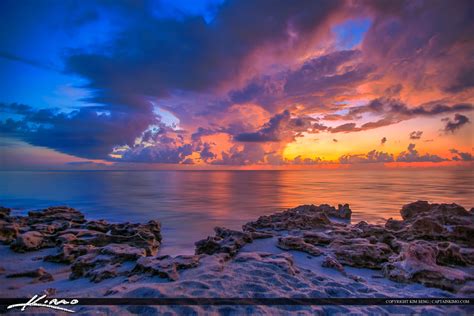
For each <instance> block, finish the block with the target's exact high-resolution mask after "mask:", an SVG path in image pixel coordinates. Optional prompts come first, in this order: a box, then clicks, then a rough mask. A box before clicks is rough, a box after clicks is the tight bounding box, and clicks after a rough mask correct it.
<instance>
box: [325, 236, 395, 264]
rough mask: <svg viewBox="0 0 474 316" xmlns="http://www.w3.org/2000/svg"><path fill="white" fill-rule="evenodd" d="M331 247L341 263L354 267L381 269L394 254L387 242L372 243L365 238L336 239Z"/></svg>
mask: <svg viewBox="0 0 474 316" xmlns="http://www.w3.org/2000/svg"><path fill="white" fill-rule="evenodd" d="M329 247H330V248H331V250H332V251H333V252H334V254H335V255H336V257H337V259H338V260H339V261H340V262H341V263H343V264H346V265H349V266H352V267H360V268H370V269H381V268H382V264H383V263H385V262H387V261H388V259H389V258H390V256H391V255H393V251H392V250H391V248H390V247H389V246H388V245H387V244H384V243H380V242H375V243H371V242H370V241H369V240H367V239H364V238H354V239H336V240H334V241H333V242H331V244H330V245H329Z"/></svg>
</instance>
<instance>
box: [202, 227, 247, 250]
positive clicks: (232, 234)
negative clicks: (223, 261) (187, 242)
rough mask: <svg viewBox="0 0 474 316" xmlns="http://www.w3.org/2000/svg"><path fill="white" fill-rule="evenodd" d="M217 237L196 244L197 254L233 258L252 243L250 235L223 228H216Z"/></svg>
mask: <svg viewBox="0 0 474 316" xmlns="http://www.w3.org/2000/svg"><path fill="white" fill-rule="evenodd" d="M214 231H215V233H216V234H215V236H213V237H211V236H209V237H207V238H206V239H203V240H200V241H198V242H196V243H195V245H196V251H195V252H196V254H197V255H199V254H207V255H212V254H215V253H227V254H229V255H230V256H231V257H232V256H235V255H236V254H237V252H238V251H239V250H240V249H241V248H242V247H243V246H244V245H245V244H247V243H250V242H252V240H253V239H252V236H251V234H250V233H246V232H241V231H236V230H231V229H227V228H223V227H215V228H214Z"/></svg>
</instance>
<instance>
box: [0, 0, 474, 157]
mask: <svg viewBox="0 0 474 316" xmlns="http://www.w3.org/2000/svg"><path fill="white" fill-rule="evenodd" d="M199 3H200V2H199ZM199 3H197V4H195V6H194V5H192V6H191V5H190V4H181V3H180V2H176V3H174V2H170V4H169V6H171V8H170V7H168V6H166V5H165V4H163V3H161V2H155V1H115V2H110V1H98V2H91V3H87V4H84V6H77V5H73V4H67V3H66V4H62V3H59V2H58V4H42V3H40V2H38V3H35V4H34V5H33V4H31V6H32V7H31V8H29V7H28V6H27V5H25V4H23V3H22V2H8V3H2V4H1V6H2V9H3V10H1V11H2V12H5V13H3V14H2V17H3V15H5V17H4V20H5V21H6V23H7V24H8V25H10V24H11V25H13V26H12V27H11V28H12V29H15V32H4V33H3V34H1V35H0V43H1V44H2V51H1V52H0V58H2V60H3V61H4V62H6V63H12V64H17V63H21V67H33V68H34V69H36V70H38V71H45V72H46V71H47V72H54V73H55V74H54V76H53V77H54V79H51V78H50V79H44V78H47V77H46V76H45V77H42V76H38V79H37V80H38V82H39V84H37V85H38V86H41V87H42V83H43V82H42V80H45V81H48V80H49V81H51V82H52V86H53V87H56V88H53V90H54V89H58V90H61V89H63V90H64V89H66V90H67V89H71V87H72V88H74V89H81V90H83V91H85V92H86V93H84V94H83V95H82V94H81V95H80V96H75V98H72V99H70V100H74V101H71V102H69V103H67V104H65V105H64V106H62V105H61V107H59V108H57V106H56V105H55V107H54V108H53V106H52V105H49V106H48V105H46V106H44V102H47V103H48V102H50V101H51V100H50V99H48V98H46V97H43V96H44V92H43V91H41V92H39V94H40V95H41V96H42V97H41V98H37V99H38V104H34V102H31V104H30V102H25V103H28V105H24V104H20V103H10V100H12V99H13V100H14V101H15V98H14V97H12V96H10V95H9V94H8V93H5V95H6V97H5V98H6V99H5V100H0V102H4V103H1V104H0V112H1V119H0V132H1V133H2V136H5V137H8V138H12V139H13V138H15V139H21V140H23V141H25V142H27V143H29V144H32V145H35V146H42V147H46V148H48V149H52V150H54V151H57V152H61V153H66V154H69V155H73V156H76V157H80V158H85V159H94V160H96V159H103V160H111V161H114V162H118V161H124V162H154V163H170V164H176V163H183V164H192V163H194V164H204V163H206V164H211V165H212V164H225V165H251V164H319V163H322V161H321V159H319V158H314V159H310V158H303V157H315V153H316V154H317V155H320V151H321V149H323V150H324V149H325V148H321V147H324V146H328V144H330V143H331V140H332V143H337V142H338V140H337V139H336V138H334V137H335V136H337V138H339V139H341V142H340V144H338V145H337V146H332V148H331V150H334V149H335V148H336V147H337V149H338V150H339V149H343V148H342V147H343V146H342V145H345V144H351V143H352V142H355V141H357V140H358V139H356V137H359V136H360V137H363V138H364V139H363V140H364V142H362V143H369V142H373V140H374V139H380V136H375V135H376V134H375V133H372V132H370V131H371V130H375V129H380V128H384V127H387V126H391V125H395V124H399V125H398V126H403V130H400V135H407V134H408V133H410V131H413V130H415V129H418V128H419V126H421V125H419V126H418V125H416V120H418V119H423V121H428V120H425V119H427V118H435V119H436V120H438V119H440V118H442V117H443V116H449V115H453V114H454V117H453V118H449V119H444V120H443V122H445V126H444V129H443V130H444V131H445V132H446V133H450V134H454V132H455V131H457V130H458V129H460V128H461V127H462V126H464V125H466V124H468V123H469V122H470V117H471V116H470V115H471V114H470V113H469V112H471V111H472V110H473V109H474V106H473V104H472V100H473V97H474V75H473V74H474V68H473V67H472V66H471V64H472V56H473V54H474V45H473V42H472V34H474V23H473V22H472V12H473V10H474V4H473V2H472V1H468V0H466V1H464V0H458V1H454V2H453V1H437V0H434V1H432V0H420V1H415V2H414V1H409V0H406V1H404V0H401V1H393V2H390V1H389V2H387V1H343V0H341V1H339V0H319V1H305V0H295V1H274V0H261V1H250V0H240V1H234V0H229V1H222V2H212V3H205V5H203V4H199ZM175 6H177V7H179V6H182V8H180V9H177V8H176V7H175ZM191 7H192V8H191ZM196 7H199V9H196ZM26 9H30V10H29V11H28V12H29V13H28V15H25V14H24V12H25V10H26ZM48 12H51V13H48ZM10 13H11V14H10ZM48 17H49V18H48ZM64 17H67V18H64ZM354 20H363V21H365V23H364V24H365V25H366V27H365V28H360V27H358V26H355V25H352V24H351V23H349V22H350V21H354ZM43 22H45V23H43ZM46 22H47V23H46ZM50 24H51V25H52V26H54V29H60V30H62V32H64V33H65V34H66V35H65V34H62V35H61V36H58V35H57V33H54V32H52V26H51V25H50ZM341 26H343V27H344V29H343V33H347V34H348V35H349V37H351V38H354V40H351V41H348V40H343V39H345V37H344V36H342V35H341V32H340V28H341ZM37 30H38V31H37ZM338 30H339V31H338ZM44 34H46V35H44ZM347 34H346V37H347ZM69 37H71V38H72V39H71V40H67V41H66V39H67V38H69ZM63 42H64V43H63ZM66 42H67V43H66ZM349 42H350V43H349ZM27 44H28V45H27ZM30 45H34V46H38V48H39V51H37V50H36V49H35V50H34V53H31V52H28V51H27V49H25V48H23V47H30ZM52 45H53V46H54V47H51V46H52ZM3 47H5V48H3ZM50 50H51V51H53V50H54V55H53V53H49V51H50ZM32 51H33V50H32ZM49 60H53V61H54V62H53V63H52V64H54V66H52V65H50V63H49ZM45 61H46V62H45ZM9 65H10V64H9ZM16 67H18V65H17V66H16ZM21 67H19V68H18V69H19V70H18V71H17V70H16V69H14V70H15V71H11V74H9V75H8V76H7V75H5V76H3V75H2V77H1V79H3V80H5V83H8V82H7V81H10V80H11V81H12V82H13V81H15V80H16V79H17V77H15V76H18V78H20V77H22V78H28V79H31V80H33V79H34V78H35V75H36V74H35V73H31V74H30V73H23V72H22V71H23V68H21ZM18 74H20V75H18ZM10 77H11V78H10ZM56 77H67V78H75V80H76V79H77V80H78V81H77V82H76V81H73V82H74V83H70V82H67V84H62V83H60V84H58V83H56V80H57V78H56ZM78 82H80V83H78ZM18 85H20V84H18ZM6 86H7V88H5V90H10V89H9V88H8V87H10V85H6ZM24 86H26V87H28V89H30V85H28V84H25V85H24ZM64 86H66V88H65V87H64ZM17 90H18V91H16V93H17V95H20V96H23V95H25V90H24V89H23V88H22V89H20V88H18V89H17ZM31 90H33V88H31ZM29 91H30V90H28V92H29ZM7 92H9V91H7ZM67 93H69V94H74V93H71V92H70V91H69V90H68V92H67ZM37 94H38V93H37ZM7 100H8V102H6V101H7ZM61 101H62V100H61ZM39 107H42V108H39ZM401 122H404V123H403V124H400V123H401ZM414 122H415V123H414ZM423 128H425V125H423ZM430 130H432V129H429V128H426V130H425V131H426V134H425V135H428V136H427V137H433V136H432V135H431V134H430ZM367 131H369V132H367ZM356 132H364V133H358V134H356V136H354V135H353V134H352V133H356ZM336 133H344V135H333V134H336ZM381 133H383V135H386V137H383V138H382V139H381V140H380V144H381V145H384V147H383V148H384V150H387V151H390V148H388V147H390V146H391V145H393V144H395V143H396V141H397V139H396V137H395V135H394V134H393V133H391V132H390V129H389V128H386V129H384V130H383V131H381ZM314 134H318V136H317V137H318V138H321V139H323V140H324V141H322V142H318V143H316V142H314V136H315V135H314ZM422 134H423V132H422V131H417V130H415V131H413V132H411V133H410V140H417V139H420V138H421V136H422ZM461 134H463V133H456V135H452V136H451V137H459V140H460V143H461V142H462V145H459V146H466V145H465V143H466V142H467V141H466V139H465V137H466V136H462V135H461ZM378 135H380V134H378ZM320 136H321V137H320ZM463 137H464V138H463ZM387 138H389V139H390V140H391V141H390V142H388V143H387ZM457 140H458V138H457ZM295 144H296V145H295ZM292 145H294V147H292V148H291V150H289V149H288V148H289V147H291V146H292ZM426 145H427V146H428V145H430V144H426ZM341 146H342V147H341ZM431 146H435V145H434V144H432V145H431ZM348 148H349V147H348ZM459 148H469V147H467V146H466V147H459ZM368 149H370V148H365V149H363V152H366V151H368ZM428 150H429V149H428ZM444 150H445V152H447V150H448V148H444ZM347 151H349V149H347ZM347 151H346V152H347ZM437 152H438V151H437ZM343 153H344V152H343ZM453 154H455V157H458V159H462V160H464V158H463V156H462V155H461V153H454V152H453ZM463 154H464V153H463ZM285 155H287V157H286V156H285ZM321 156H323V155H321ZM288 157H296V158H294V159H291V160H288ZM78 160H79V159H78ZM441 160H443V158H441V157H439V156H436V155H430V154H424V155H420V154H419V153H418V152H417V150H415V145H413V144H410V145H409V147H408V149H407V150H406V151H404V152H402V153H400V154H399V155H398V156H396V159H395V158H394V156H393V155H392V154H388V153H385V152H378V151H370V152H368V153H367V154H363V155H350V154H348V155H343V156H342V157H340V159H339V162H341V163H356V162H362V163H366V162H392V161H406V162H413V161H441Z"/></svg>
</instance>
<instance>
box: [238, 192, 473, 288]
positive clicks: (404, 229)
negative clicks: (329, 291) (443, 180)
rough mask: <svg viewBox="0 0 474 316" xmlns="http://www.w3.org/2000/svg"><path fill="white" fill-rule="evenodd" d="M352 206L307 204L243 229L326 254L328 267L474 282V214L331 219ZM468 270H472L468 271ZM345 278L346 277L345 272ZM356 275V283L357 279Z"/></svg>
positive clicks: (446, 282) (456, 209) (442, 210)
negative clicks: (353, 220) (378, 221)
mask: <svg viewBox="0 0 474 316" xmlns="http://www.w3.org/2000/svg"><path fill="white" fill-rule="evenodd" d="M348 210H350V208H349V206H346V205H344V206H341V205H339V207H338V209H336V208H334V207H330V206H329V205H326V204H323V205H320V206H314V205H303V206H299V207H297V208H294V209H289V210H287V211H284V212H282V213H276V214H273V215H269V216H262V217H260V218H259V219H258V220H257V221H255V222H250V223H247V224H246V225H244V226H243V229H244V231H246V232H272V233H276V234H277V235H278V234H281V236H280V237H279V238H278V243H277V246H278V247H279V248H281V249H284V250H298V251H303V252H307V253H314V254H316V253H317V254H322V253H324V254H325V255H326V256H325V259H324V261H323V266H325V267H333V268H335V269H337V270H339V271H342V270H343V269H341V267H343V265H347V266H352V267H360V268H370V269H382V270H383V273H384V275H385V276H386V277H388V278H390V279H392V280H395V281H399V282H417V283H422V284H424V285H426V286H431V287H439V288H442V289H447V290H450V291H457V290H458V289H459V288H461V287H462V286H465V284H466V283H467V282H468V281H469V280H471V279H472V276H470V275H469V273H466V272H464V270H465V271H472V269H473V268H474V267H473V265H474V249H473V248H474V238H472V236H474V214H473V212H472V211H467V210H466V209H464V208H463V207H461V206H459V205H457V204H430V203H428V202H426V201H417V202H415V203H410V204H407V205H405V206H403V208H402V209H401V211H400V214H401V217H402V220H394V219H389V220H388V221H387V222H386V224H385V225H384V226H383V225H374V224H368V223H366V222H359V223H357V224H355V225H350V224H349V223H347V224H345V223H344V222H340V221H339V222H334V221H331V220H330V218H331V217H333V218H334V217H338V218H348V217H350V216H348V215H345V214H350V212H349V211H348ZM466 269H467V270H466ZM343 274H345V273H343ZM345 275H346V276H348V277H353V279H354V280H355V279H356V277H355V276H349V275H348V274H345Z"/></svg>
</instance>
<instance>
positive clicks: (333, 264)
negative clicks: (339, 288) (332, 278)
mask: <svg viewBox="0 0 474 316" xmlns="http://www.w3.org/2000/svg"><path fill="white" fill-rule="evenodd" d="M321 266H322V267H324V268H331V269H336V270H337V271H339V272H341V273H344V274H345V273H346V271H345V270H344V267H343V266H342V264H341V263H340V262H339V261H337V259H336V258H334V257H331V256H326V257H324V260H323V262H322V263H321Z"/></svg>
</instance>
